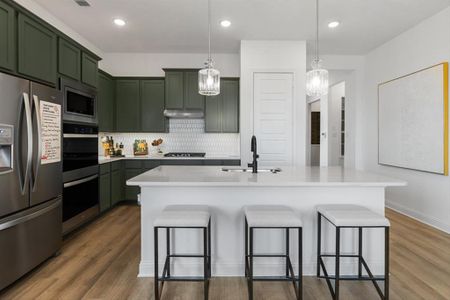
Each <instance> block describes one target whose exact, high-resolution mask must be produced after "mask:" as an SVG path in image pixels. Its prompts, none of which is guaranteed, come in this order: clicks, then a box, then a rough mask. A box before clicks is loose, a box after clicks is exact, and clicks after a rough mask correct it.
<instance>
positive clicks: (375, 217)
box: [316, 204, 390, 300]
mask: <svg viewBox="0 0 450 300" xmlns="http://www.w3.org/2000/svg"><path fill="white" fill-rule="evenodd" d="M316 209H317V215H318V218H317V228H318V229H317V234H318V237H317V277H319V278H325V279H326V281H327V285H328V289H329V290H330V293H331V296H332V298H333V299H335V300H337V299H339V281H340V280H356V281H357V280H370V281H372V283H373V285H374V286H375V289H376V290H377V292H378V294H379V296H380V297H381V299H385V300H387V299H389V226H390V223H389V220H388V219H386V218H385V217H384V216H382V215H379V214H377V213H375V212H373V211H371V210H370V209H368V208H365V207H362V206H358V205H347V204H345V205H320V206H318V207H317V208H316ZM322 217H323V218H325V219H326V220H327V221H328V222H330V223H331V224H332V225H333V226H334V227H335V228H336V253H335V254H322V249H321V237H322V229H321V226H322V224H321V223H322ZM343 228H358V254H347V255H344V254H340V238H341V229H343ZM363 228H384V230H385V234H384V239H385V241H384V243H385V250H384V251H385V253H384V255H385V256H384V266H385V267H384V276H373V274H372V271H371V270H370V269H369V266H368V265H367V263H366V261H365V259H364V257H363V255H362V251H363V249H362V239H363ZM323 257H335V259H336V262H335V268H336V270H335V276H330V275H328V272H327V270H326V268H325V264H324V262H323V259H322V258H323ZM341 257H354V258H358V275H356V276H345V277H344V276H341V275H340V266H339V263H340V258H341ZM363 266H364V269H365V270H366V272H367V274H368V275H367V276H363V275H362V268H363ZM321 270H323V273H324V275H321ZM333 279H334V281H335V285H334V290H333V287H332V285H331V280H333ZM377 281H384V294H383V292H382V290H381V288H380V286H379V285H378V283H377Z"/></svg>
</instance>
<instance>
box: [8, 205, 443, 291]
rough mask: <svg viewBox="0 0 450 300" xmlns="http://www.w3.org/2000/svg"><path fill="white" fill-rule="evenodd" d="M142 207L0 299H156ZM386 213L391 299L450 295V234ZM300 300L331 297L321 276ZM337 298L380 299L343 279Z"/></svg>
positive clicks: (106, 220)
mask: <svg viewBox="0 0 450 300" xmlns="http://www.w3.org/2000/svg"><path fill="white" fill-rule="evenodd" d="M139 214H140V211H139V207H137V206H132V205H122V206H118V207H116V208H114V209H113V210H111V211H110V212H108V213H106V214H105V215H103V216H102V217H101V218H99V219H97V220H96V221H94V222H93V223H91V224H89V225H88V226H86V227H84V228H83V229H81V230H80V231H78V232H76V233H74V234H72V235H71V236H69V237H68V238H66V239H65V240H64V245H63V248H62V251H61V254H60V255H59V256H57V257H54V258H52V259H50V260H48V261H47V262H45V263H44V264H42V265H41V266H40V267H38V268H37V269H36V270H34V271H33V272H31V273H30V274H29V275H27V276H25V277H24V278H22V279H20V280H19V281H18V282H16V283H15V284H13V285H12V286H10V287H9V288H8V289H6V290H4V291H3V292H2V293H0V299H20V300H23V299H108V300H110V299H153V295H152V292H153V281H152V279H149V278H137V277H136V276H137V270H138V264H139V259H140V220H139V219H140V215H139ZM386 214H387V216H388V218H389V219H390V220H391V224H392V229H391V245H392V247H391V299H408V300H410V299H433V300H434V299H450V235H448V234H445V233H443V232H440V231H438V230H436V229H433V228H431V227H429V226H426V225H424V224H421V223H419V222H417V221H415V220H413V219H411V218H408V217H406V216H403V215H401V214H398V213H396V212H394V211H391V210H387V211H386ZM166 287H168V288H165V289H164V290H165V293H164V294H163V299H164V300H168V299H176V300H191V299H192V300H197V299H202V295H203V289H202V287H203V286H202V284H201V283H168V284H167V285H166ZM210 299H213V300H216V299H217V300H228V299H230V300H240V299H242V300H244V299H247V288H246V284H245V280H244V279H242V278H214V279H213V280H212V282H211V289H210ZM255 299H258V300H260V299H262V300H263V299H270V300H278V299H280V300H281V299H295V297H294V293H293V289H292V286H291V285H289V284H288V283H279V282H275V283H267V282H264V283H260V282H258V283H256V284H255ZM304 299H330V294H329V291H328V289H327V287H326V284H325V282H324V281H323V280H318V279H316V278H315V277H306V278H305V292H304ZM341 299H379V298H378V296H377V294H376V292H375V289H374V287H373V286H372V284H371V283H369V282H363V283H360V282H343V283H342V284H341Z"/></svg>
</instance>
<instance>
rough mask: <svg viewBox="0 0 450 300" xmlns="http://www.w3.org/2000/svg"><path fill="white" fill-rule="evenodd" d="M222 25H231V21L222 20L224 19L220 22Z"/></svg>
mask: <svg viewBox="0 0 450 300" xmlns="http://www.w3.org/2000/svg"><path fill="white" fill-rule="evenodd" d="M220 25H221V26H222V27H230V25H231V22H230V21H228V20H222V21H221V22H220Z"/></svg>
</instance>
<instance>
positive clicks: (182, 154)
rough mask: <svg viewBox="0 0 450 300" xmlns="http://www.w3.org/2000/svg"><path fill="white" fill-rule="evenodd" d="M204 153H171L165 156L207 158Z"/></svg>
mask: <svg viewBox="0 0 450 300" xmlns="http://www.w3.org/2000/svg"><path fill="white" fill-rule="evenodd" d="M205 155H206V153H204V152H169V153H166V154H164V156H165V157H205Z"/></svg>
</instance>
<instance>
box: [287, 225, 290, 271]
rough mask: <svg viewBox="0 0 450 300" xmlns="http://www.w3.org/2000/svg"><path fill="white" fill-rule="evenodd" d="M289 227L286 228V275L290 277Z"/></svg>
mask: <svg viewBox="0 0 450 300" xmlns="http://www.w3.org/2000/svg"><path fill="white" fill-rule="evenodd" d="M289 246H290V245H289V228H286V277H289Z"/></svg>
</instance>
